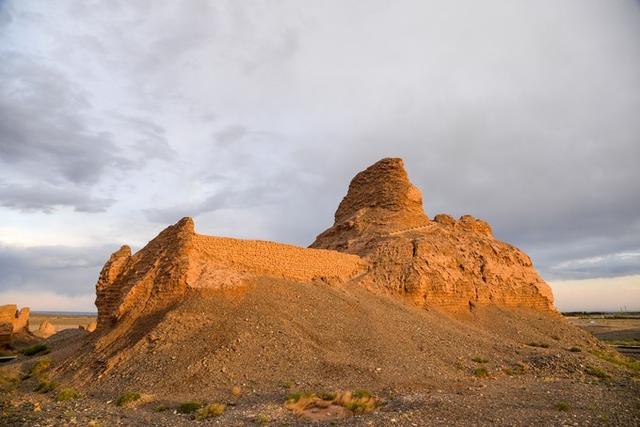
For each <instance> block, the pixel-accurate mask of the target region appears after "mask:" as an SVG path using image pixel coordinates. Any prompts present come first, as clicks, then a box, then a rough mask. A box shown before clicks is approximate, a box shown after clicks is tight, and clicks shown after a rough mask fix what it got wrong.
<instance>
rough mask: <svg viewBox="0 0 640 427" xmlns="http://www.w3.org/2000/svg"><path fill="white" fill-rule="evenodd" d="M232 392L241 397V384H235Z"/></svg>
mask: <svg viewBox="0 0 640 427" xmlns="http://www.w3.org/2000/svg"><path fill="white" fill-rule="evenodd" d="M231 394H232V395H233V396H234V397H236V398H237V397H240V396H242V389H241V388H240V386H237V385H236V386H233V388H232V389H231Z"/></svg>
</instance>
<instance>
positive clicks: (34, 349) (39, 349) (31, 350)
mask: <svg viewBox="0 0 640 427" xmlns="http://www.w3.org/2000/svg"><path fill="white" fill-rule="evenodd" d="M50 352H51V349H49V347H48V346H47V345H45V344H36V345H32V346H31V347H27V348H25V349H23V350H22V351H21V353H22V354H24V355H25V356H35V355H36V354H40V353H42V354H48V353H50Z"/></svg>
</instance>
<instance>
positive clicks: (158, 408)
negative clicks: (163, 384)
mask: <svg viewBox="0 0 640 427" xmlns="http://www.w3.org/2000/svg"><path fill="white" fill-rule="evenodd" d="M170 409H171V407H169V406H167V405H164V404H163V405H158V406H156V407H155V408H153V410H154V412H165V411H168V410H170Z"/></svg>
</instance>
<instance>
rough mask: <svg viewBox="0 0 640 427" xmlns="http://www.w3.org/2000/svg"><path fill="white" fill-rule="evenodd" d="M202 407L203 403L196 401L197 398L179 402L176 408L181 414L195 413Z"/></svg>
mask: <svg viewBox="0 0 640 427" xmlns="http://www.w3.org/2000/svg"><path fill="white" fill-rule="evenodd" d="M200 408H202V403H200V402H196V401H195V400H189V401H187V402H182V403H181V404H179V405H178V407H177V408H176V410H177V411H178V413H180V414H193V413H194V412H196V411H197V410H198V409H200Z"/></svg>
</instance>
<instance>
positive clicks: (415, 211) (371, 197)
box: [335, 158, 427, 224]
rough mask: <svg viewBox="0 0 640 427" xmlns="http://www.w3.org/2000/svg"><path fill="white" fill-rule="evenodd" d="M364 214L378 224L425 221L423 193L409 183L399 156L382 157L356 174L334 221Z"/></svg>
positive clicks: (342, 220)
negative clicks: (393, 221) (399, 220)
mask: <svg viewBox="0 0 640 427" xmlns="http://www.w3.org/2000/svg"><path fill="white" fill-rule="evenodd" d="M363 213H364V215H363V217H364V218H365V219H366V220H369V221H370V222H374V223H377V224H382V223H383V222H384V221H388V220H390V219H391V220H398V219H402V220H403V221H405V222H407V223H423V222H425V221H426V219H427V218H426V215H425V213H424V210H423V207H422V194H421V193H420V190H419V189H418V188H417V187H415V186H414V185H413V184H411V182H409V177H408V175H407V172H406V170H405V168H404V162H403V161H402V159H399V158H385V159H382V160H380V161H378V162H376V163H374V164H373V165H371V166H369V167H368V168H367V169H365V170H363V171H362V172H360V173H358V174H357V175H356V176H355V177H354V178H353V179H352V180H351V183H350V184H349V191H348V192H347V195H346V197H345V198H344V199H343V200H342V202H341V203H340V205H339V206H338V210H337V211H336V214H335V221H336V224H338V223H342V222H345V221H348V220H349V219H350V218H352V217H353V216H354V215H358V214H363ZM398 215H400V216H401V218H397V217H398Z"/></svg>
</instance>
